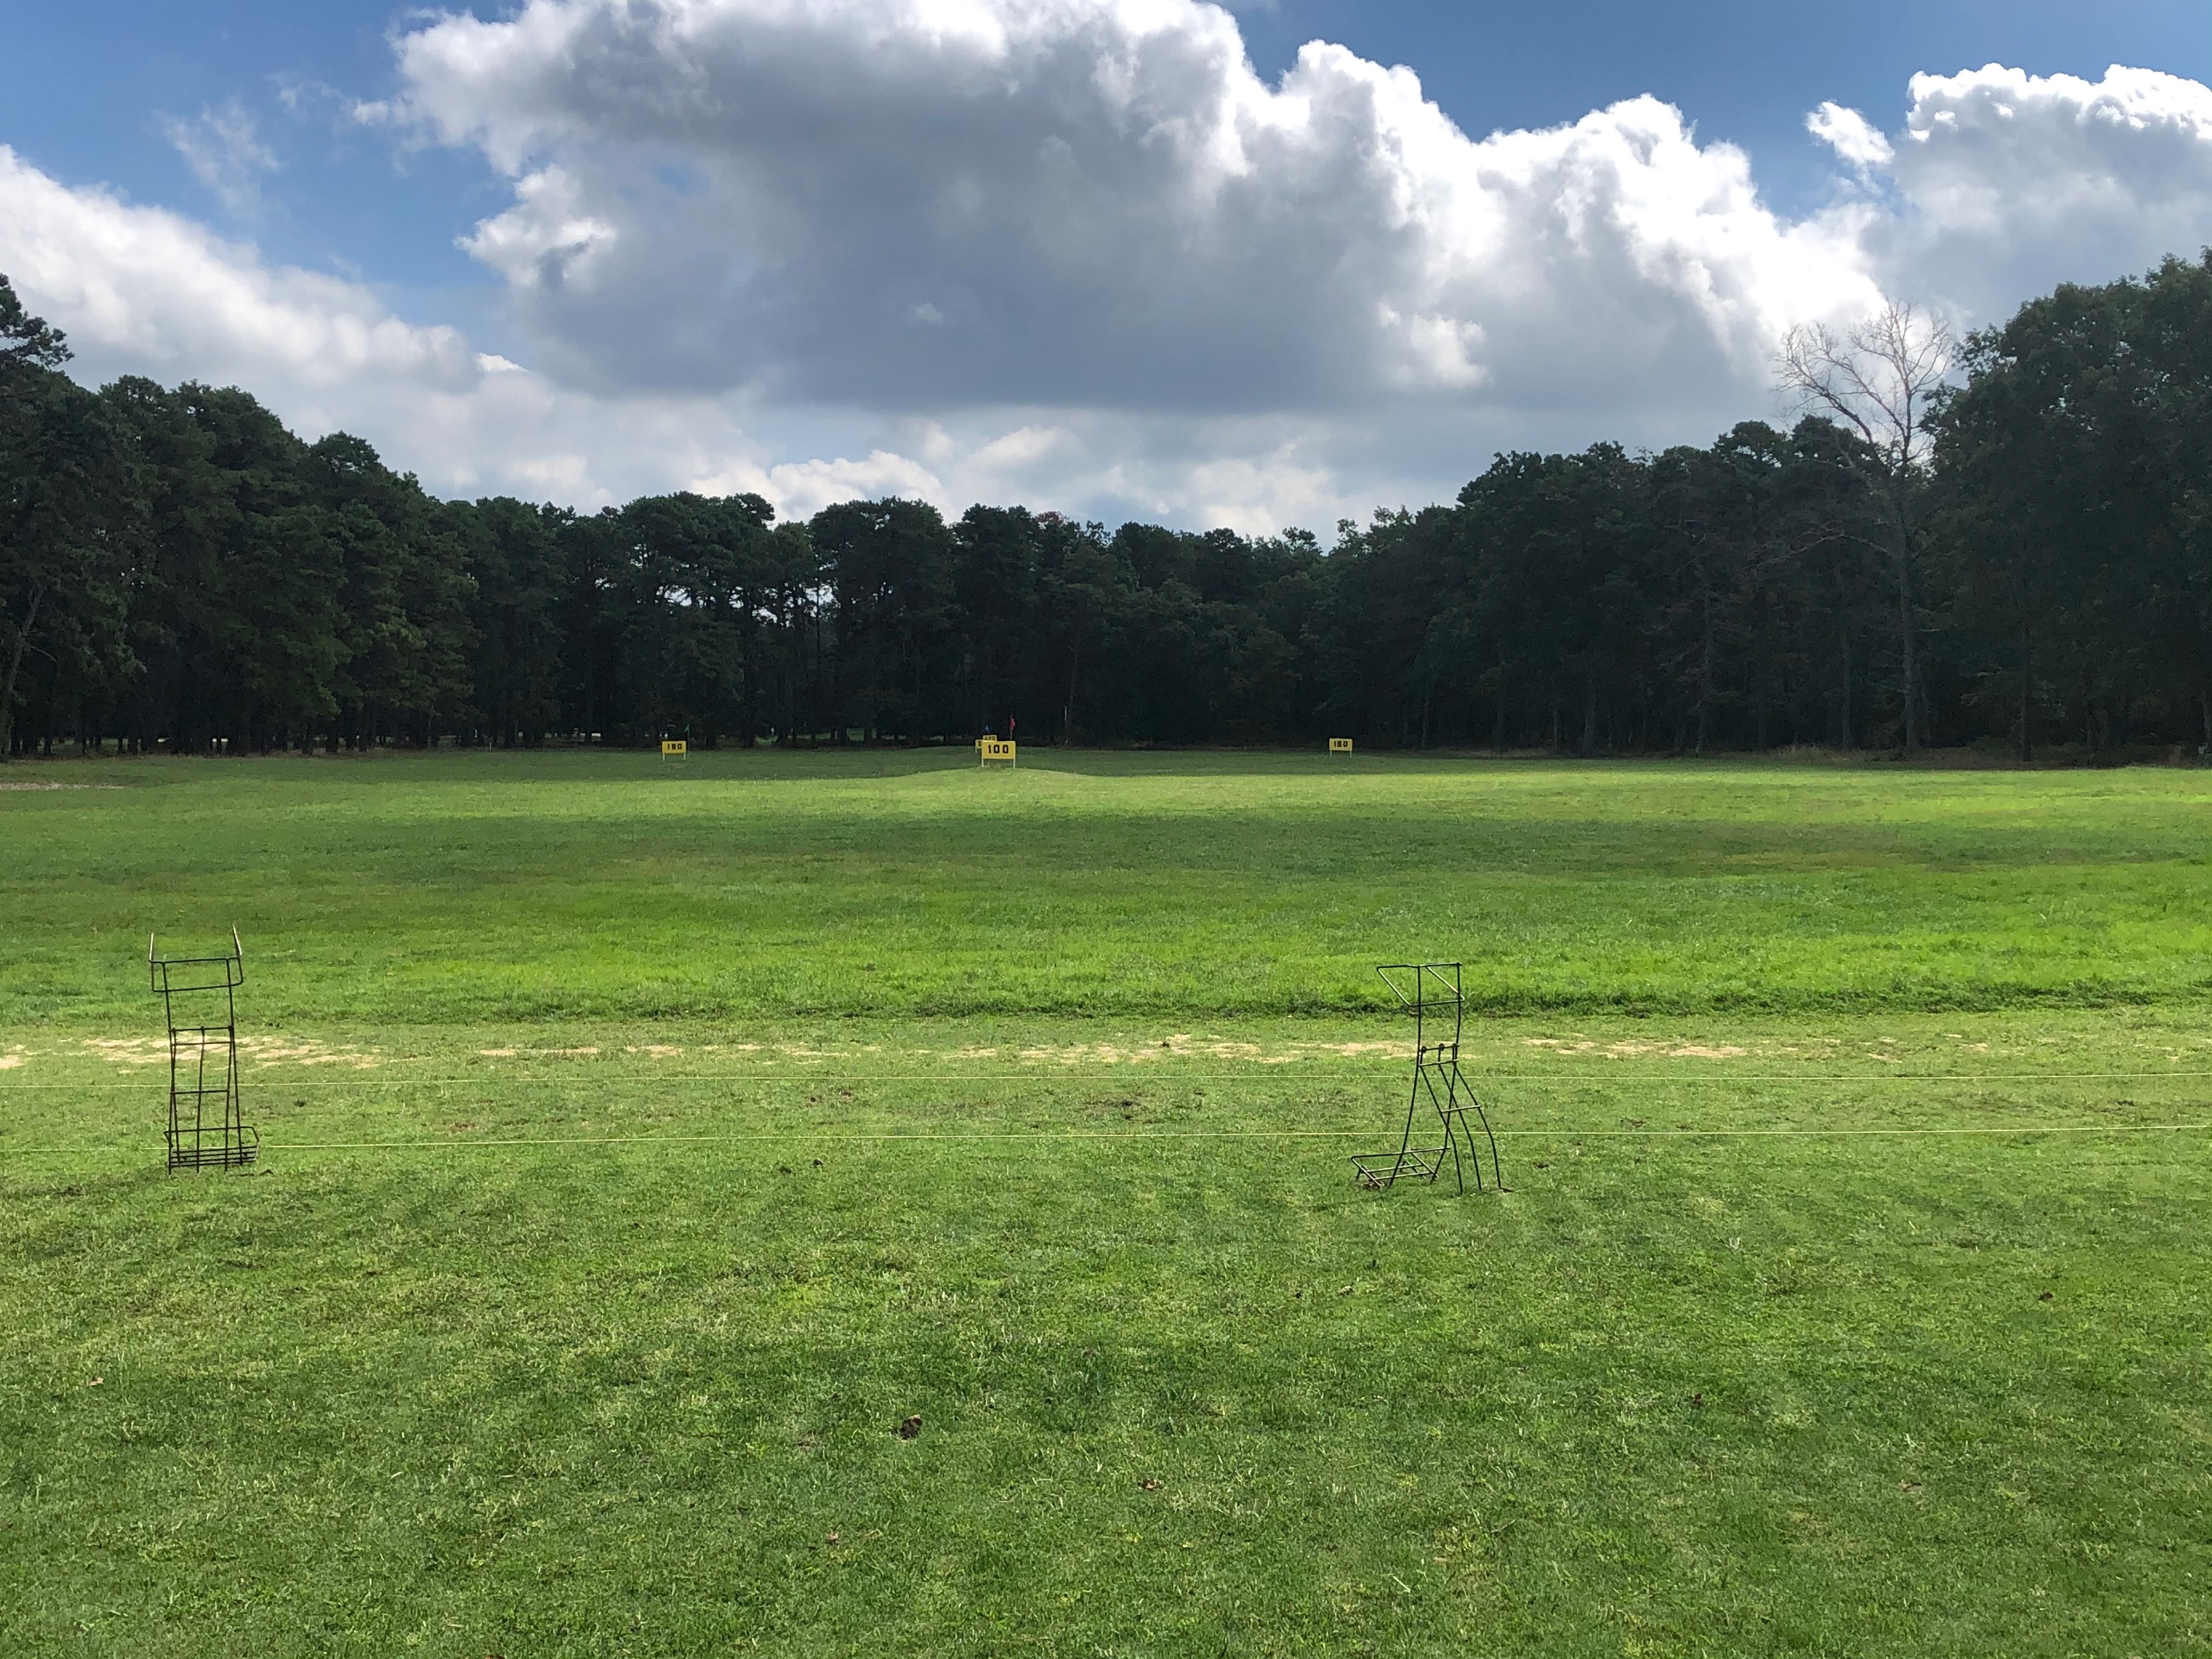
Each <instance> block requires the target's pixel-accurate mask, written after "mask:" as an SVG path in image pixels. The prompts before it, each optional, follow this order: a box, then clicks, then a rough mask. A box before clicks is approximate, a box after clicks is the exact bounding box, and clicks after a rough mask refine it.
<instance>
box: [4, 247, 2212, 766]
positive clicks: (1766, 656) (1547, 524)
mask: <svg viewBox="0 0 2212 1659" xmlns="http://www.w3.org/2000/svg"><path fill="white" fill-rule="evenodd" d="M68 357H69V348H68V345H67V343H66V341H65V340H64V338H63V337H62V335H61V334H60V333H59V332H58V331H56V330H55V329H53V328H52V327H51V326H49V325H46V323H44V322H43V321H41V320H40V319H37V318H35V317H33V316H30V315H29V314H27V313H26V311H25V310H24V308H23V307H22V305H21V302H20V301H18V299H17V297H16V295H15V292H14V290H13V289H12V288H11V287H9V285H8V283H7V282H6V279H5V278H4V277H0V756H7V757H21V756H23V755H26V754H29V753H33V752H40V753H48V754H51V753H53V752H55V750H56V748H57V745H64V746H66V745H71V744H76V745H83V746H99V747H100V748H103V749H106V748H108V747H113V748H117V749H120V750H130V751H153V750H162V751H166V752H175V753H185V752H205V751H208V750H210V749H214V748H217V747H227V748H229V749H232V750H286V749H310V748H322V749H361V748H368V747H372V746H377V745H384V744H433V743H436V742H439V741H444V740H453V741H459V742H463V743H471V744H498V745H513V744H525V745H527V744H541V743H544V742H547V741H549V740H577V739H582V740H594V741H600V742H605V743H611V744H628V743H642V742H649V741H651V740H653V738H661V737H670V738H677V737H680V738H687V739H688V740H689V741H690V742H691V743H692V744H697V745H701V746H710V745H713V744H717V743H738V744H750V743H757V742H761V741H764V740H769V741H775V742H777V743H781V744H826V743H848V742H851V743H863V742H864V743H896V744H921V743H931V742H938V741H952V742H964V741H966V740H967V739H968V738H972V737H973V736H975V734H976V733H977V732H981V731H983V730H986V729H990V730H995V731H998V732H1006V731H1007V730H1008V729H1009V727H1010V725H1011V723H1012V722H1014V721H1016V720H1018V722H1019V724H1018V734H1019V736H1020V737H1021V738H1024V739H1027V740H1030V741H1043V742H1048V743H1082V744H1122V743H1158V744H1204V743H1217V744H1288V743H1304V742H1309V741H1312V740H1314V739H1316V738H1319V737H1322V736H1324V735H1340V736H1352V737H1355V738H1360V739H1362V740H1363V741H1364V742H1366V743H1368V744H1380V745H1383V746H1391V747H1408V748H1418V747H1428V746H1438V745H1452V746H1472V747H1486V748H1492V749H1498V750H1511V749H1541V750H1553V751H1559V752H1572V753H1583V754H1595V753H1607V752H1610V753H1648V752H1710V751H1714V750H1765V749H1771V748H1774V747H1777V746H1779V745H1783V744H1824V745H1831V746H1835V747H1839V748H1844V749H1854V748H1865V747H1879V748H1884V749H1893V750H1910V749H1914V748H1918V747H1920V746H1922V745H1923V744H2004V745H2006V746H2007V747H2008V748H2010V749H2012V750H2016V752H2017V753H2018V754H2019V755H2020V756H2021V757H2022V758H2030V757H2033V756H2034V755H2035V754H2036V753H2037V752H2038V750H2039V748H2044V747H2048V746H2051V745H2060V744H2063V745H2066V746H2068V747H2069V749H2072V750H2080V751H2083V752H2096V751H2111V750H2116V749H2120V748H2123V747H2125V746H2127V745H2130V744H2135V745H2141V744H2185V745H2187V746H2189V747H2191V748H2192V749H2194V748H2196V747H2197V746H2198V745H2200V744H2212V494H2208V490H2209V489H2212V252H2208V253H2207V254H2206V255H2205V256H2204V257H2203V258H2200V259H2198V260H2197V261H2195V262H2190V261H2185V260H2181V259H2178V258H2177V259H2168V260H2167V261H2166V262H2165V263H2164V264H2161V265H2160V267H2159V268H2158V269H2157V270H2154V271H2152V272H2150V273H2148V274H2147V275H2146V276H2141V277H2131V278H2127V279H2124V280H2121V281H2118V282H2114V283H2107V284H2104V285H2102V286H2097V287H2082V286H2067V287H2062V288H2060V289H2057V291H2056V292H2054V293H2052V294H2051V295H2046V296H2045V297H2042V298H2039V299H2037V300H2034V301H2030V302H2029V303H2028V304H2027V305H2026V306H2024V307H2021V310H2020V311H2019V313H2017V314H2016V315H2015V316H2014V317H2013V318H2012V319H2010V320H2009V321H2008V322H2006V323H2004V324H2002V325H1998V326H1995V327H1991V328H1989V329H1985V330H1984V331H1979V332H1977V333H1974V334H1972V335H1971V336H1969V337H1967V338H1966V340H1965V341H1963V342H1961V343H1958V344H1957V345H1956V346H1955V348H1954V346H1953V345H1952V343H1950V342H1949V341H1948V339H1947V338H1946V337H1944V336H1943V334H1942V331H1941V329H1940V328H1936V327H1934V326H1931V325H1929V323H1928V321H1927V319H1924V318H1922V317H1920V316H1919V315H1917V313H1914V312H1913V311H1912V310H1911V307H1902V306H1899V307H1892V308H1891V309H1890V310H1889V311H1888V312H1887V313H1885V314H1884V315H1883V316H1882V317H1880V318H1877V319H1874V320H1872V321H1871V322H1869V323H1868V324H1866V325H1863V326H1861V327H1860V328H1857V329H1856V330H1853V331H1850V332H1848V333H1845V334H1843V335H1840V336H1838V335H1834V334H1831V333H1829V332H1827V331H1820V330H1810V331H1799V332H1797V333H1796V334H1793V335H1792V336H1791V337H1790V340H1789V341H1788V342H1787V343H1786V344H1785V347H1784V351H1783V353H1782V354H1781V357H1780V359H1779V360H1778V384H1779V385H1780V386H1781V387H1782V389H1783V390H1784V392H1785V393H1786V394H1788V395H1789V397H1790V398H1791V399H1792V400H1793V401H1794V404H1795V407H1796V418H1795V419H1794V420H1793V421H1791V422H1786V423H1784V424H1783V425H1775V424H1770V423H1767V422H1758V421H1752V422H1744V423H1743V424H1741V425H1739V426H1737V427H1735V428H1734V429H1733V430H1731V431H1729V432H1728V433H1726V434H1725V435H1723V436H1721V437H1720V438H1719V439H1717V441H1714V442H1713V443H1712V444H1711V445H1710V446H1707V447H1677V448H1672V449H1667V450H1663V451H1661V452H1658V453H1629V452H1628V451H1626V450H1625V449H1623V448H1621V447H1619V446H1617V445H1613V444H1599V445H1596V446H1595V447H1591V448H1589V449H1588V450H1585V451H1583V452H1582V453H1578V454H1540V453H1508V454H1501V455H1499V456H1498V457H1497V458H1496V459H1495V460H1494V461H1493V462H1492V465H1490V467H1489V468H1488V470H1486V471H1484V472H1483V473H1482V474H1481V476H1480V477H1477V478H1475V479H1474V481H1473V482H1472V483H1469V484H1468V486H1467V487H1466V488H1465V489H1463V490H1462V491H1461V492H1460V494H1459V496H1458V498H1457V499H1456V500H1455V501H1453V502H1452V503H1451V504H1449V505H1437V506H1431V507H1424V508H1421V509H1420V510H1419V511H1407V510H1397V511H1378V512H1377V513H1376V514H1375V515H1374V516H1373V518H1372V519H1371V520H1370V521H1369V522H1368V523H1365V524H1364V525H1363V524H1356V523H1352V522H1349V521H1347V522H1345V523H1342V524H1340V525H1339V526H1337V530H1336V533H1335V536H1334V540H1333V543H1332V544H1330V545H1328V546H1327V547H1324V546H1323V545H1322V543H1321V541H1320V540H1319V539H1318V538H1316V537H1315V536H1314V535H1312V534H1311V533H1310V532H1305V531H1302V530H1291V531H1286V532H1283V533H1281V534H1279V535H1276V536H1263V537H1250V536H1245V535H1241V534H1238V533H1236V532H1232V531H1228V530H1213V531H1208V532H1202V533H1199V532H1184V531H1176V530H1170V529H1166V528H1164V527H1161V526H1156V525H1146V524H1139V523H1128V524H1124V525H1121V526H1118V527H1115V528H1112V529H1109V528H1108V527H1107V526H1103V525H1100V524H1095V523H1081V522H1078V521H1076V520H1072V519H1069V518H1066V517H1063V516H1062V515H1060V514H1059V513H1049V512H1031V511H1030V510H1028V509H1026V508H1024V507H984V506H977V507H970V508H969V510H968V511H967V512H966V513H963V514H962V515H961V516H960V517H959V518H958V519H957V520H953V521H950V522H948V521H947V520H946V519H945V517H944V516H943V515H942V514H940V513H939V512H938V510H937V509H936V508H934V507H931V506H929V505H927V504H925V503H922V502H919V501H903V500H896V499H892V500H884V501H851V502H846V503H842V504H840V505H838V506H834V507H829V508H826V509H825V510H823V512H820V513H816V514H815V515H814V516H813V517H812V518H811V520H807V521H805V522H804V523H799V522H779V521H778V520H777V515H776V513H775V509H774V508H773V507H771V506H770V505H769V502H767V501H764V500H763V499H762V498H761V497H760V496H758V495H732V496H724V497H706V496H701V495H688V494H678V495H656V496H648V497H644V498H641V499H640V500H637V501H631V502H629V504H628V505H626V506H624V507H616V508H608V509H606V510H605V511H602V512H599V513H577V512H573V511H570V510H568V509H566V508H562V507H551V506H544V505H538V504H532V503H529V502H525V501H516V500H513V499H510V498H505V497H496V498H490V499H485V500H480V501H441V500H439V499H437V498H435V497H434V496H432V495H429V494H428V492H426V491H425V490H424V489H422V487H421V486H420V485H419V484H418V483H416V481H415V479H414V478H413V477H410V476H407V475H403V474H399V473H396V472H394V471H392V470H391V469H390V468H388V467H386V465H384V464H383V462H382V461H381V460H380V459H379V458H378V456H377V454H376V453H375V451H374V449H373V448H372V447H370V446H369V445H368V444H367V443H365V442H363V441H362V440H360V439H358V438H356V437H351V436H349V435H345V434H343V433H339V434H333V435H331V436H329V437H326V438H324V439H322V440H320V441H317V442H313V443H308V442H305V441H301V439H299V438H298V437H296V436H295V435H293V434H292V433H290V432H289V431H288V430H287V429H286V428H284V426H283V422H280V421H279V420H277V419H276V416H273V415H271V414H270V412H269V411H268V410H265V409H264V408H263V407H262V406H261V405H260V404H258V402H257V401H256V400H255V399H254V398H252V396H251V395H250V394H249V393H247V392H242V391H239V390H236V389H216V388H212V387H209V386H200V385H196V384H187V385H184V386H177V387H174V388H169V387H164V386H159V385H157V384H155V383H154V382H153V381H151V380H143V379H137V378H131V379H125V380H117V381H115V382H113V383H112V384H111V385H109V386H105V387H103V388H101V389H100V390H98V391H92V390H88V389H87V388H85V387H82V386H79V385H78V384H77V383H76V381H74V380H71V379H70V377H69V376H68V375H67V374H66V373H65V372H64V364H65V363H66V362H67V361H68Z"/></svg>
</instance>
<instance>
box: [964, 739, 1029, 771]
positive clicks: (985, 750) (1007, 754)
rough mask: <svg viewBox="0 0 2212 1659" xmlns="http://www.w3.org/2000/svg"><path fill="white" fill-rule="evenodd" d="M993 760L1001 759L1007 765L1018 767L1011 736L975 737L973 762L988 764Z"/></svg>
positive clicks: (981, 764)
mask: <svg viewBox="0 0 2212 1659" xmlns="http://www.w3.org/2000/svg"><path fill="white" fill-rule="evenodd" d="M993 761H1003V762H1005V763H1006V764H1007V765H1008V766H1013V767H1018V766H1020V764H1021V762H1020V761H1019V760H1018V759H1017V758H1016V757H1015V755H1014V742H1013V739H1012V738H976V739H975V764H976V765H978V766H988V765H989V764H990V763H992V762H993Z"/></svg>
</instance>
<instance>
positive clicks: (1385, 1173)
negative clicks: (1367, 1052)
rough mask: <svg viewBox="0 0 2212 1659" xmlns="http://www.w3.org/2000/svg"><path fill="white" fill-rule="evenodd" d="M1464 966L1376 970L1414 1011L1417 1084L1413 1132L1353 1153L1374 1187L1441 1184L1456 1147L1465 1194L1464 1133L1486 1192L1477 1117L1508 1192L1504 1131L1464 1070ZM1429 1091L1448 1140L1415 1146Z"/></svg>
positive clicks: (1455, 1167) (1409, 1105)
mask: <svg viewBox="0 0 2212 1659" xmlns="http://www.w3.org/2000/svg"><path fill="white" fill-rule="evenodd" d="M1459 969H1460V964H1459V963H1456V962H1398V963H1389V964H1387V965H1386V966H1383V967H1380V968H1377V969H1376V970H1375V971H1376V973H1377V974H1378V975H1381V976H1382V980H1383V983H1384V984H1385V985H1387V986H1389V987H1390V989H1391V990H1392V991H1393V992H1395V994H1396V995H1397V998H1398V1000H1399V1001H1400V1002H1401V1003H1403V1004H1404V1005H1405V1006H1407V1008H1410V1009H1411V1010H1413V1093H1412V1095H1411V1096H1410V1097H1408V1098H1407V1102H1406V1131H1405V1133H1404V1134H1402V1135H1401V1136H1400V1137H1399V1140H1398V1150H1397V1151H1396V1152H1360V1153H1356V1154H1355V1155H1354V1156H1353V1158H1352V1168H1353V1169H1354V1170H1357V1171H1358V1175H1357V1176H1356V1177H1355V1179H1356V1180H1357V1181H1358V1183H1359V1185H1361V1186H1362V1187H1364V1188H1368V1189H1369V1190H1370V1191H1373V1192H1387V1191H1389V1188H1392V1187H1395V1186H1396V1185H1397V1184H1398V1182H1399V1181H1400V1180H1401V1179H1403V1180H1407V1181H1426V1182H1434V1181H1435V1180H1436V1178H1437V1176H1439V1175H1441V1174H1443V1167H1444V1153H1445V1152H1447V1151H1449V1152H1450V1153H1451V1160H1452V1176H1453V1177H1454V1178H1455V1180H1456V1181H1457V1182H1459V1190H1460V1191H1462V1192H1465V1191H1466V1190H1467V1170H1466V1166H1465V1164H1462V1161H1461V1158H1460V1151H1459V1143H1460V1139H1461V1138H1462V1136H1464V1137H1465V1138H1466V1140H1467V1158H1468V1162H1471V1163H1472V1164H1474V1189H1475V1191H1477V1192H1480V1191H1481V1190H1482V1189H1483V1182H1482V1151H1481V1149H1480V1147H1478V1146H1476V1145H1475V1144H1474V1123H1480V1125H1481V1126H1482V1138H1483V1139H1485V1140H1486V1141H1488V1142H1489V1143H1490V1173H1491V1178H1492V1182H1493V1183H1494V1184H1495V1185H1496V1187H1497V1188H1498V1191H1500V1192H1504V1190H1505V1176H1504V1171H1503V1170H1501V1169H1500V1168H1499V1167H1498V1137H1497V1136H1496V1135H1494V1134H1492V1133H1491V1132H1490V1118H1489V1115H1488V1114H1486V1112H1484V1110H1483V1109H1482V1103H1481V1102H1480V1101H1479V1100H1477V1099H1476V1098H1475V1097H1474V1085H1472V1084H1470V1083H1469V1082H1468V1080H1467V1079H1466V1078H1465V1077H1463V1076H1462V1074H1461V1073H1460V1069H1459V1034H1460V1024H1461V1021H1462V1018H1463V1009H1462V1004H1461V1001H1460V990H1459ZM1447 1029H1449V1035H1448V1036H1447V1035H1446V1031H1447ZM1424 1095H1425V1096H1426V1097H1427V1098H1428V1103H1429V1104H1430V1105H1431V1106H1432V1107H1434V1108H1435V1109H1436V1113H1437V1121H1438V1123H1440V1124H1441V1125H1442V1126H1443V1132H1444V1139H1443V1146H1415V1145H1413V1121H1414V1120H1415V1119H1416V1118H1418V1117H1419V1115H1421V1100H1422V1097H1423V1096H1424ZM1470 1112H1471V1113H1473V1114H1474V1123H1470V1122H1469V1121H1468V1114H1469V1113H1470Z"/></svg>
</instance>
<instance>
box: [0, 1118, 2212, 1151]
mask: <svg viewBox="0 0 2212 1659" xmlns="http://www.w3.org/2000/svg"><path fill="white" fill-rule="evenodd" d="M2196 1130H2212V1122H2202V1123H2051V1124H2032V1123H2031V1124H2013V1125H2007V1126H1994V1125H1980V1124H1976V1125H1971V1126H1966V1127H1945V1128H1928V1127H1905V1128H1832V1129H1829V1128H1818V1129H1681V1128H1676V1129H1576V1128H1565V1129H1500V1130H1498V1131H1497V1132H1496V1133H1497V1136H1498V1139H1500V1140H1509V1139H1551V1140H1561V1139H1566V1140H1606V1139H1615V1140H1655V1139H1678V1140H1682V1139H1709V1140H1731V1139H1822V1140H1825V1139H1862V1138H1870V1137H1894V1136H1919V1135H2068V1134H2153V1133H2166V1134H2171V1133H2187V1132H2190V1131H2196ZM1378 1134H1379V1135H1383V1137H1384V1138H1386V1139H1387V1130H1378V1129H1377V1128H1376V1127H1374V1126H1371V1125H1370V1126H1369V1127H1365V1128H1359V1129H1098V1130H1090V1129H1053V1130H1044V1131H1034V1130H1029V1131H1019V1130H1005V1131H1001V1130H981V1129H947V1130H914V1129H885V1130H880V1131H873V1130H860V1131H843V1132H838V1133H808V1132H806V1131H805V1130H799V1131H795V1132H792V1133H781V1134H776V1133H746V1134H714V1135H670V1134H655V1135H545V1136H529V1135H515V1136H499V1137H491V1138H485V1139H473V1140H287V1141H267V1140H264V1141H263V1142H261V1143H260V1149H261V1151H262V1152H472V1151H477V1150H480V1149H487V1148H501V1147H510V1146H697V1145H710V1144H761V1143H775V1144H782V1145H801V1146H836V1145H840V1144H848V1143H860V1142H870V1143H873V1142H881V1141H908V1140H963V1141H1047V1140H1353V1139H1376V1137H1377V1136H1378ZM125 1150H128V1147H127V1146H125V1145H124V1144H121V1143H115V1144H110V1145H108V1146H15V1147H9V1146H0V1154H5V1155H9V1156H14V1157H29V1156H33V1155H48V1156H58V1155H61V1154H64V1153H95V1152H121V1151H125Z"/></svg>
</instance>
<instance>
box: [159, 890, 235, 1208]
mask: <svg viewBox="0 0 2212 1659" xmlns="http://www.w3.org/2000/svg"><path fill="white" fill-rule="evenodd" d="M146 972H147V975H148V977H149V979H150V980H151V981H153V987H154V994H155V995H156V996H158V997H160V998H161V1008H162V1012H164V1013H165V1014H166V1015H167V1017H168V1022H169V1132H168V1142H169V1167H170V1168H171V1169H172V1170H241V1169H244V1168H245V1167H246V1165H247V1164H251V1163H252V1162H253V1156H254V1154H255V1153H256V1152H258V1151H259V1150H260V1149H261V1137H260V1136H259V1135H258V1133H255V1132H254V1131H253V1130H252V1129H250V1128H248V1127H246V1123H245V1121H244V1120H243V1117H242V1115H241V1114H240V1106H239V1099H238V987H240V986H241V985H243V984H244V983H245V982H246V951H245V948H244V947H243V946H242V945H240V944H239V942H238V929H236V928H235V927H234V928H232V929H231V930H230V954H229V955H228V956H227V957H157V956H155V954H154V938H153V935H152V934H150V933H149V934H148V935H147V937H146Z"/></svg>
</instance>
